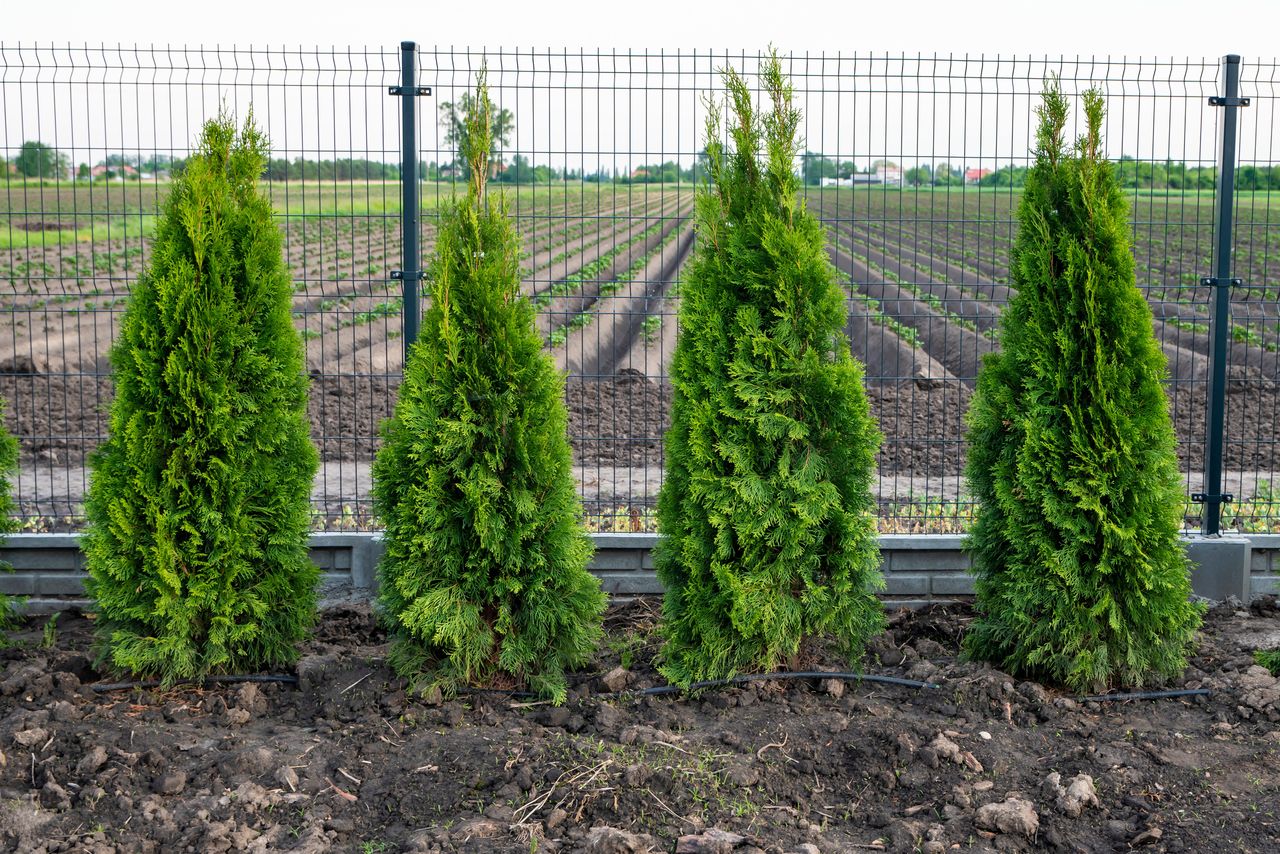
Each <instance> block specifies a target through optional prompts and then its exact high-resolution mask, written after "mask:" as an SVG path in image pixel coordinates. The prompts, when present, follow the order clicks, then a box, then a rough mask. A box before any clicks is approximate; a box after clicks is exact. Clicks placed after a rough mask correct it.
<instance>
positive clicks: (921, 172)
mask: <svg viewBox="0 0 1280 854" xmlns="http://www.w3.org/2000/svg"><path fill="white" fill-rule="evenodd" d="M902 177H903V180H905V181H906V182H907V184H909V185H910V186H912V187H924V186H927V185H929V184H932V183H933V170H932V169H930V168H929V164H928V163H923V164H921V165H919V166H917V167H915V168H914V169H908V170H907V171H906V172H905V173H904V174H903V176H902Z"/></svg>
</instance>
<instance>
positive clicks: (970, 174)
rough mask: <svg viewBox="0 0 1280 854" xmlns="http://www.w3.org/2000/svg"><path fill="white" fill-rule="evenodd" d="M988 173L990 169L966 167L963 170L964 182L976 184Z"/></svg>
mask: <svg viewBox="0 0 1280 854" xmlns="http://www.w3.org/2000/svg"><path fill="white" fill-rule="evenodd" d="M990 174H991V170H990V169H966V170H964V182H965V183H966V184H977V183H978V182H979V181H981V180H982V179H983V178H985V177H987V176H988V175H990Z"/></svg>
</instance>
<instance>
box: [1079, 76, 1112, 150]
mask: <svg viewBox="0 0 1280 854" xmlns="http://www.w3.org/2000/svg"><path fill="white" fill-rule="evenodd" d="M1106 113H1107V106H1106V102H1105V101H1104V100H1103V98H1102V90H1101V89H1099V88H1098V87H1096V86H1094V87H1092V88H1090V89H1088V90H1087V91H1085V93H1084V116H1085V135H1084V138H1083V139H1082V140H1081V141H1080V142H1081V146H1080V153H1081V154H1082V155H1084V156H1085V157H1087V158H1088V159H1089V160H1095V161H1096V160H1100V159H1101V158H1102V120H1103V118H1104V117H1105V116H1106Z"/></svg>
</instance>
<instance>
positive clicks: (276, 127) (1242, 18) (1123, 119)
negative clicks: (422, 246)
mask: <svg viewBox="0 0 1280 854" xmlns="http://www.w3.org/2000/svg"><path fill="white" fill-rule="evenodd" d="M1277 9H1280V0H1269V2H1268V1H1267V0H1232V2H1229V3H1213V2H1210V0H1198V2H1188V0H1166V2H1158V3H1157V2H1133V0H1106V2H1104V0H1058V2H1037V0H1025V1H1024V2H1006V0H972V2H969V3H962V2H937V0H926V2H910V0H908V2H891V0H879V2H862V3H859V2H857V0H839V2H831V1H830V0H818V2H813V0H808V2H804V0H802V2H795V0H792V2H786V0H783V1H782V2H778V0H772V2H768V3H765V2H757V0H740V2H732V3H731V2H723V0H717V1H716V2H704V0H682V2H676V0H648V2H642V3H619V2H609V0H594V2H551V1H550V0H520V2H515V0H480V2H471V3H469V2H443V3H442V2H425V0H420V2H416V3H407V2H391V3H388V2H364V3H360V2H354V3H353V2H349V0H348V1H347V2H342V3H339V2H335V0H309V2H304V3H282V2H274V3H273V2H270V0H257V1H256V2H249V0H217V2H214V3H201V2H199V0H187V2H184V3H176V2H173V0H163V2H161V0H132V2H127V3H121V2H103V0H53V2H49V3H41V2H9V3H7V4H6V8H5V12H4V15H3V18H4V23H3V30H2V31H0V39H2V41H0V44H2V45H3V46H4V48H5V51H4V59H5V62H6V66H7V67H5V68H0V80H2V81H4V85H3V90H2V91H3V100H4V102H5V103H4V104H3V105H2V106H3V110H4V111H3V122H2V123H0V124H2V125H3V126H0V134H2V136H3V140H2V142H3V147H4V148H5V149H6V151H7V152H8V156H13V152H15V151H16V149H17V146H18V145H20V144H21V143H22V142H23V141H26V140H29V139H40V140H43V141H45V142H47V143H49V144H52V145H55V146H56V147H58V148H59V149H60V150H63V151H66V152H67V153H68V154H69V155H70V156H71V158H72V159H73V161H75V162H88V163H96V162H99V161H100V159H101V158H103V157H105V156H106V155H107V154H108V153H110V152H112V151H122V150H136V151H172V152H174V153H182V152H183V151H184V150H185V149H186V148H187V147H188V146H189V144H190V140H191V139H192V138H193V137H194V135H195V132H196V130H197V129H198V127H199V124H200V122H201V121H203V120H204V119H205V118H207V117H208V116H209V115H210V114H211V113H212V112H216V110H217V109H218V104H219V102H220V101H221V102H226V103H230V104H231V106H232V107H233V108H235V109H236V110H237V111H242V110H243V109H244V108H245V107H246V106H247V105H248V103H249V102H253V105H254V108H255V114H256V115H257V117H258V119H259V123H260V125H262V126H264V129H265V130H266V131H267V133H268V135H269V137H270V138H271V140H272V143H273V146H274V148H275V151H276V153H277V156H284V157H289V158H292V157H296V156H305V157H309V158H320V159H324V158H332V157H342V156H367V157H370V158H372V159H378V160H387V161H394V160H397V159H398V151H399V131H398V116H399V113H398V110H399V107H398V106H397V104H396V103H395V101H394V99H391V98H388V97H386V88H385V87H386V84H387V83H394V82H396V81H395V79H394V77H395V73H396V72H395V66H396V64H397V62H398V58H397V57H396V56H395V54H394V48H395V47H396V46H397V45H398V43H399V42H400V41H401V40H414V41H417V42H418V43H419V44H420V45H421V46H422V47H423V48H424V50H423V53H422V58H421V59H420V63H421V65H422V69H423V71H422V80H421V81H420V82H423V83H428V84H432V85H434V86H435V88H436V92H435V99H434V101H433V102H432V106H430V107H426V109H425V110H424V111H423V114H422V119H421V120H420V123H421V125H422V131H421V134H420V137H419V147H420V149H421V150H422V158H423V159H424V160H439V161H440V162H447V161H448V160H449V159H451V157H452V152H451V151H450V150H448V149H447V146H446V145H445V143H444V142H443V141H442V139H441V136H442V135H441V129H440V127H439V125H438V123H437V122H436V121H435V118H436V115H435V112H434V107H435V105H438V104H439V103H441V102H443V101H449V100H456V98H457V97H458V96H459V95H460V94H462V92H464V91H466V90H467V89H468V88H469V87H470V86H471V85H473V83H474V78H473V76H472V74H471V70H472V69H474V67H475V66H476V65H478V64H479V61H480V58H481V51H484V52H485V53H486V54H487V55H488V57H489V65H490V71H491V83H492V84H493V85H494V88H495V92H496V98H497V99H498V100H499V103H500V104H501V105H502V106H504V107H508V108H510V109H512V110H513V112H514V113H515V115H516V127H515V133H514V139H513V140H512V144H511V146H509V148H508V151H507V153H508V155H510V154H513V153H516V152H522V153H524V154H526V155H527V156H530V158H531V159H532V160H533V161H534V162H535V163H539V162H549V163H552V164H553V165H557V166H561V165H565V166H570V167H574V168H580V169H582V170H583V171H585V172H591V171H595V170H596V169H605V170H616V171H621V172H626V171H629V170H632V169H634V168H637V167H639V166H641V165H644V164H648V163H657V162H662V161H664V160H668V159H677V160H680V161H681V162H684V163H690V162H692V158H693V157H694V156H695V154H696V152H697V151H699V150H700V149H701V147H702V145H703V142H704V140H703V139H702V122H703V115H704V113H703V108H702V102H701V100H700V98H701V96H702V95H704V94H706V93H707V92H709V91H716V90H718V88H719V86H718V83H719V81H718V80H717V79H716V75H715V69H716V68H717V67H719V66H720V65H721V64H723V63H722V60H723V58H724V56H725V52H726V51H729V52H734V51H745V52H746V53H747V54H754V53H755V52H757V51H759V50H761V49H763V48H765V47H766V46H768V45H769V44H773V45H775V46H776V47H777V48H778V49H779V50H780V51H782V52H784V53H790V54H791V55H792V56H793V57H796V59H795V61H794V64H793V65H791V66H788V67H787V69H786V70H787V71H788V72H789V73H791V74H792V77H793V81H794V82H795V83H796V86H797V90H798V102H799V105H800V106H801V107H802V109H803V110H804V111H805V123H804V125H803V126H802V128H801V132H802V134H803V135H804V137H805V140H806V144H807V147H808V148H809V149H810V150H814V151H822V152H824V153H826V154H828V155H831V156H835V157H839V158H841V159H845V158H849V159H854V160H855V162H856V163H857V165H858V166H859V168H867V167H868V166H869V165H870V163H871V161H872V160H873V159H876V158H887V159H892V160H895V161H900V162H903V163H904V164H907V165H910V164H913V163H930V162H932V163H937V162H941V161H949V162H951V163H953V164H955V165H962V166H963V165H974V166H982V167H998V166H1000V165H1003V164H1005V163H1009V162H1019V161H1022V160H1025V158H1026V156H1027V151H1028V142H1029V140H1030V138H1031V124H1030V123H1031V120H1032V109H1033V107H1034V105H1035V104H1036V103H1037V102H1038V92H1039V87H1040V81H1041V80H1042V78H1043V76H1044V75H1045V74H1046V73H1047V72H1057V73H1060V74H1061V75H1062V77H1063V80H1064V85H1065V86H1066V87H1067V89H1068V90H1069V91H1071V90H1072V88H1073V87H1074V89H1075V90H1076V91H1078V90H1079V89H1082V88H1084V87H1085V86H1088V85H1090V84H1091V83H1093V82H1097V81H1104V82H1105V85H1106V87H1107V94H1108V96H1109V108H1110V113H1109V118H1110V121H1109V124H1108V127H1107V128H1106V130H1105V136H1106V138H1107V145H1108V153H1109V155H1110V156H1113V157H1118V156H1119V155H1121V154H1126V155H1130V156H1137V157H1139V158H1142V159H1150V160H1161V159H1165V158H1166V157H1167V158H1171V159H1174V160H1185V161H1187V162H1188V163H1192V162H1197V163H1207V162H1212V159H1213V158H1214V156H1215V152H1214V147H1215V146H1214V141H1215V138H1216V137H1215V131H1214V122H1215V120H1216V112H1215V111H1213V110H1212V109H1210V108H1207V107H1205V102H1206V101H1207V97H1206V96H1207V95H1210V94H1216V93H1217V92H1216V83H1215V77H1216V73H1217V69H1216V59H1217V58H1218V57H1220V56H1221V55H1222V54H1224V53H1228V52H1232V53H1239V54H1241V55H1242V56H1243V57H1244V59H1245V62H1246V65H1248V64H1250V62H1251V61H1252V65H1253V67H1252V69H1250V70H1249V72H1248V73H1251V74H1253V75H1255V76H1254V77H1253V78H1252V80H1253V85H1252V91H1251V92H1248V93H1246V94H1252V95H1254V97H1255V104H1254V107H1253V108H1252V109H1251V110H1249V111H1248V113H1249V115H1248V116H1247V121H1246V125H1245V130H1244V132H1242V151H1241V156H1242V158H1246V159H1249V158H1251V159H1253V160H1256V161H1257V162H1262V163H1274V162H1276V161H1277V160H1280V151H1276V150H1274V149H1275V146H1277V145H1280V143H1277V142H1276V140H1275V139H1274V137H1275V135H1274V134H1273V133H1271V132H1270V128H1271V126H1272V124H1273V123H1274V108H1275V100H1276V97H1275V96H1276V94H1277V93H1278V92H1280V73H1278V72H1277V66H1276V65H1275V59H1276V55H1277V42H1276V33H1277V32H1280V11H1277ZM19 45H21V47H22V48H23V49H22V50H17V49H16V47H17V46H19ZM33 45H34V46H38V47H37V49H36V50H34V51H33V50H30V48H32V46H33ZM85 45H88V46H89V47H90V50H88V51H86V50H84V49H83V46H85ZM99 45H105V46H106V47H107V48H108V50H107V51H102V50H96V51H95V50H93V48H95V47H96V46H99ZM115 45H120V46H123V47H125V48H131V47H133V46H135V45H136V46H139V47H147V46H157V47H164V46H172V47H181V46H188V47H198V46H204V47H206V48H209V47H213V46H219V47H226V48H229V47H232V46H235V47H238V48H246V47H249V46H252V47H253V48H254V49H255V52H254V54H253V55H252V56H250V55H249V54H240V55H239V56H240V57H244V58H241V59H237V58H236V56H234V55H228V54H226V53H223V54H222V55H218V54H213V53H211V52H208V51H206V52H205V54H203V55H200V54H195V56H194V59H193V58H191V57H190V56H188V55H186V54H184V53H183V52H182V51H177V53H176V57H177V58H174V56H175V55H174V54H171V53H169V52H168V51H165V52H162V53H164V57H166V58H162V59H161V60H160V61H161V62H172V63H173V64H172V66H166V68H183V67H186V68H195V69H200V70H199V71H197V72H194V73H186V74H183V73H179V74H178V79H179V80H180V81H181V83H182V86H181V87H180V88H172V87H169V86H168V85H167V81H169V80H172V79H174V78H173V75H172V74H171V73H168V72H166V73H161V74H158V75H157V74H154V73H142V74H139V73H138V69H139V68H141V69H144V70H145V69H146V67H147V65H148V63H154V62H155V61H156V60H155V59H154V56H155V55H154V54H153V55H150V56H148V55H146V54H144V55H143V58H142V59H141V60H138V59H137V58H135V55H134V54H133V53H132V51H128V52H127V53H126V52H118V53H113V52H112V51H111V50H110V48H111V47H112V46H115ZM51 46H52V49H49V50H45V49H44V48H49V47H51ZM68 46H69V47H70V49H67V48H68ZM352 46H354V47H371V48H381V49H383V50H384V51H386V55H385V56H377V55H376V54H374V57H375V59H374V60H373V61H372V64H373V65H375V66H377V65H379V64H381V67H382V70H375V72H374V73H372V74H368V73H362V74H361V75H352V76H351V77H347V78H343V77H342V76H341V74H339V75H335V76H332V77H323V78H316V77H315V76H314V75H313V76H311V77H308V76H306V74H305V73H302V72H297V69H299V68H303V69H306V68H310V69H316V68H320V69H321V70H322V71H323V70H324V69H326V68H328V67H329V65H328V63H330V61H331V60H330V59H328V58H327V56H326V55H325V54H320V53H317V52H315V51H314V50H310V49H313V48H316V47H320V48H325V49H327V48H329V47H337V48H339V49H342V48H346V47H352ZM264 48H266V49H269V50H271V51H273V52H274V53H273V56H275V57H280V56H282V55H283V54H282V51H289V52H290V53H289V56H288V57H286V58H285V59H274V60H273V59H267V60H266V62H268V63H269V62H276V63H279V62H284V63H285V64H286V66H289V64H290V63H293V65H292V66H289V67H292V68H294V69H295V72H297V73H295V76H293V77H289V78H288V82H290V83H299V82H301V83H302V86H287V87H285V86H279V85H274V86H273V85H263V84H264V83H269V82H271V80H273V79H275V78H273V77H272V72H268V71H264V70H263V64H262V63H263V59H262V57H263V54H261V53H260V51H262V49H264ZM299 48H301V49H302V51H298V49H299ZM432 48H440V49H441V50H439V51H435V50H432ZM564 48H567V49H568V51H569V54H570V56H571V57H572V56H573V55H574V54H576V53H577V51H578V49H579V48H584V49H586V53H587V55H588V59H587V60H577V62H578V63H579V64H578V65H576V66H575V65H574V60H569V61H567V64H566V61H564V60H555V59H552V58H549V57H548V53H547V51H548V49H551V51H552V52H553V53H554V52H555V51H559V50H560V49H564ZM597 48H599V49H602V53H603V54H604V56H603V57H601V58H599V59H596V58H595V57H592V56H591V52H592V51H593V50H595V49H597ZM450 49H457V50H455V51H451V50H450ZM464 49H470V51H471V53H469V54H468V53H465V52H464ZM499 49H501V50H502V51H503V53H502V54H499V53H498V50H499ZM516 49H519V50H520V53H518V54H516V53H512V51H514V50H516ZM614 49H617V50H618V53H619V54H620V55H621V57H622V60H621V61H619V60H618V59H617V57H616V56H615V54H614V53H613V50H614ZM676 49H679V50H680V51H682V58H681V59H680V60H676V61H671V60H668V59H665V58H664V59H662V60H656V59H654V58H652V57H653V55H654V54H656V53H658V52H659V51H662V52H664V53H665V56H666V57H671V53H672V52H673V51H675V50H676ZM690 49H697V50H698V51H699V56H700V57H701V60H691V56H690ZM531 50H532V52H533V53H536V54H538V56H540V57H541V58H534V59H529V58H528V57H530V56H532V55H533V54H531V53H530V51H531ZM629 50H630V51H640V52H646V51H647V52H648V53H649V55H650V57H651V59H649V60H643V61H637V62H636V63H631V62H629V60H628V59H627V56H626V55H627V52H628V51H629ZM709 50H710V51H713V52H716V53H717V54H718V56H719V59H714V60H713V59H711V58H710V57H709V56H708V55H707V52H708V51H709ZM308 51H309V52H308ZM539 51H541V53H538V52H539ZM837 52H839V53H840V54H841V56H842V61H841V63H839V64H834V65H833V63H832V62H830V61H829V59H827V58H830V57H833V56H835V54H836V53H837ZM918 54H922V55H924V56H925V57H930V56H932V55H934V54H937V55H940V56H942V57H949V56H951V57H960V58H964V57H968V59H969V61H968V62H965V61H963V60H962V61H959V62H955V63H952V62H950V61H944V62H943V63H941V64H940V65H937V64H933V63H932V62H931V61H928V62H924V63H920V62H914V63H913V62H907V63H897V64H895V63H893V62H889V61H884V60H882V59H881V60H874V59H873V60H870V61H868V60H867V59H866V58H867V57H868V56H871V55H875V56H879V57H884V56H885V55H890V56H903V55H905V56H908V57H910V56H916V55H918ZM806 55H807V56H808V59H806V58H805V57H806ZM853 56H857V57H860V58H861V59H860V60H859V61H858V62H856V63H850V62H849V61H848V58H849V57H853ZM996 56H998V57H1000V58H1001V60H1002V61H1001V62H1000V63H997V64H992V63H991V62H989V61H988V60H989V59H990V58H991V57H996ZM819 57H823V58H822V59H818V58H819ZM977 57H983V58H984V59H983V61H982V62H980V63H979V62H975V61H974V60H976V58H977ZM1046 57H1047V58H1057V57H1065V58H1066V62H1065V63H1064V62H1058V61H1057V60H1056V59H1054V60H1053V61H1050V62H1048V63H1043V62H1038V61H1031V60H1038V59H1040V58H1046ZM1091 57H1092V58H1103V59H1104V61H1103V62H1102V63H1097V62H1093V61H1091V60H1090V58H1091ZM1106 57H1111V58H1113V59H1119V58H1122V57H1123V58H1126V59H1127V60H1129V61H1130V63H1132V61H1133V60H1136V59H1143V60H1152V59H1155V60H1163V61H1165V62H1161V63H1154V64H1153V63H1150V62H1147V63H1145V64H1144V65H1143V66H1141V67H1139V66H1136V65H1132V64H1130V65H1127V66H1124V67H1120V66H1118V65H1116V64H1114V63H1112V64H1110V65H1109V64H1107V62H1106V61H1105V58H1106ZM388 58H389V60H390V62H389V64H388V61H387V60H388ZM1077 58H1083V60H1084V61H1083V62H1077V61H1076V59H1077ZM1186 58H1191V59H1194V60H1202V59H1209V60H1211V63H1210V64H1209V65H1208V66H1207V67H1202V66H1198V65H1196V64H1195V63H1193V64H1191V65H1183V64H1181V62H1179V61H1180V60H1183V59H1186ZM1010 59H1013V60H1014V61H1013V62H1010V61H1009V60H1010ZM1169 60H1173V62H1169ZM224 61H226V62H228V63H230V66H229V67H228V66H226V65H223V63H224ZM348 61H349V62H350V63H351V64H350V65H348V66H344V65H341V63H342V62H348ZM1259 61H1261V63H1262V64H1261V67H1260V65H1259ZM237 63H239V68H240V69H244V68H245V67H246V65H251V66H252V70H250V71H248V72H247V73H246V72H244V71H237V70H236V65H237ZM113 64H114V65H116V66H121V65H123V67H124V68H125V69H126V71H125V72H124V73H123V74H120V75H117V74H116V72H113V71H111V70H110V67H111V66H112V65H113ZM368 64H370V60H369V59H368V58H366V57H363V56H360V55H358V54H357V55H356V57H355V59H347V58H342V59H339V60H338V67H339V68H340V69H341V68H351V69H356V68H359V69H361V71H362V72H363V69H364V68H365V66H366V65H368ZM273 67H278V66H273ZM748 67H749V63H748ZM103 68H107V69H108V70H106V71H103ZM559 68H566V69H567V70H569V71H570V72H574V69H575V68H576V69H577V71H578V72H581V74H580V75H579V76H575V74H573V73H571V74H568V75H566V74H562V73H558V72H557V69H559ZM127 69H133V71H128V70H127ZM531 69H533V71H534V73H533V74H530V70H531ZM388 75H389V77H390V79H384V77H385V76H388ZM913 75H914V76H913ZM316 79H322V81H323V80H335V81H337V82H338V83H339V84H340V85H341V86H342V87H343V88H336V87H335V88H324V87H323V86H321V87H319V88H317V87H316V86H314V85H313V84H314V81H315V80H316ZM156 81H159V82H158V83H157V82H156ZM344 81H345V82H344ZM308 87H309V88H308ZM1161 87H1164V88H1161ZM1152 94H1155V95H1157V97H1155V98H1151V97H1149V96H1150V95H1152ZM1166 95H1169V96H1171V97H1165V96H1166ZM1120 96H1124V97H1120ZM1132 96H1138V97H1132ZM424 106H426V104H425V103H424ZM1251 131H1252V133H1251Z"/></svg>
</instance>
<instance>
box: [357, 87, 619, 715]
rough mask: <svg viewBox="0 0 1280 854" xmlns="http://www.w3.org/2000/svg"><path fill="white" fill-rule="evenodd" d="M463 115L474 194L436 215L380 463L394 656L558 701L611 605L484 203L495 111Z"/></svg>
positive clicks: (377, 484)
mask: <svg viewBox="0 0 1280 854" xmlns="http://www.w3.org/2000/svg"><path fill="white" fill-rule="evenodd" d="M469 103H470V105H471V109H470V110H469V112H468V113H467V114H466V116H465V121H466V122H467V125H468V133H467V134H466V135H465V145H466V148H465V150H464V151H462V152H460V154H461V156H463V157H464V158H465V159H466V160H467V162H468V164H469V171H468V175H469V177H470V183H469V187H468V191H467V194H466V196H465V197H464V198H460V199H458V200H455V201H452V202H450V203H448V204H445V205H443V206H442V209H441V213H440V223H439V228H438V230H437V236H436V248H435V254H434V256H433V258H432V260H431V262H430V265H429V270H428V280H429V282H430V289H431V307H430V309H429V310H428V311H427V312H426V314H425V316H424V318H423V324H422V333H421V337H420V338H419V340H418V342H417V343H416V344H415V345H414V347H413V348H412V351H411V353H410V354H409V357H408V363H407V365H406V366H405V376H404V381H403V383H402V384H401V386H400V397H399V400H398V401H397V403H396V409H395V413H394V415H393V417H392V418H391V419H389V420H388V422H387V423H386V424H385V425H384V428H383V446H382V448H381V450H380V451H379V452H378V456H377V459H376V461H375V463H374V469H373V474H374V490H373V494H374V506H375V510H376V512H377V514H378V516H379V518H380V520H381V522H382V524H383V525H384V526H385V528H386V534H385V535H384V542H385V544H386V552H385V555H384V557H383V560H382V562H381V564H380V565H379V570H378V571H379V583H380V589H379V604H380V608H381V611H382V613H383V615H384V618H385V619H386V621H387V622H388V624H389V626H390V631H391V634H392V637H393V646H392V650H391V655H390V661H391V664H392V665H393V667H394V668H395V669H396V671H397V672H399V673H400V674H402V675H404V676H406V677H407V678H409V679H410V680H411V681H412V682H413V683H414V684H415V685H416V686H417V687H418V688H420V689H423V690H426V689H430V688H433V687H435V688H439V689H441V690H443V691H445V692H447V693H452V692H455V691H456V690H457V689H459V688H461V687H463V686H466V685H476V684H492V683H493V682H494V681H499V682H503V681H505V682H506V683H507V684H510V682H511V680H513V679H514V680H515V681H517V682H519V683H523V684H525V685H527V686H528V687H529V689H530V690H532V691H533V692H535V693H537V694H538V695H540V696H544V697H548V698H550V699H552V700H554V701H556V702H563V700H564V698H565V695H566V683H565V675H564V674H565V670H566V669H567V668H572V667H576V666H579V665H581V664H583V663H585V662H586V661H587V659H588V658H589V657H590V656H591V654H592V652H593V651H594V649H595V645H596V642H597V640H598V639H599V637H600V634H601V628H600V626H601V618H602V613H603V611H604V606H605V597H604V594H603V592H602V591H601V589H600V584H599V582H598V581H597V580H596V579H595V578H594V577H593V576H592V575H591V574H590V573H589V572H588V571H587V563H588V561H589V560H590V558H591V550H592V549H591V542H590V539H589V538H588V536H587V534H586V530H585V528H584V527H583V526H582V523H581V521H580V517H581V513H582V510H581V505H580V502H579V500H578V497H577V492H576V488H575V485H574V481H573V475H572V469H571V462H572V460H571V456H570V448H569V441H568V436H567V426H568V414H567V412H566V410H565V405H564V382H563V379H562V378H561V377H560V375H559V373H558V372H557V371H556V369H555V366H554V363H553V362H552V361H551V358H550V356H549V355H548V354H546V353H544V352H543V350H542V339H541V337H540V336H539V335H538V333H537V331H536V328H535V326H534V310H533V306H532V305H531V304H530V302H529V300H527V299H526V298H524V297H523V296H521V295H520V291H519V288H520V268H519V259H520V245H519V238H518V236H517V234H516V232H515V229H514V228H513V226H512V224H511V221H510V218H509V217H508V212H507V205H506V201H505V199H503V198H493V197H489V196H486V194H485V180H486V177H487V175H488V174H489V173H488V168H487V161H488V157H489V145H490V139H491V136H492V134H491V132H490V123H491V122H492V120H493V111H494V105H493V103H492V102H491V101H490V100H489V96H488V90H487V87H486V86H485V83H484V76H483V73H482V74H481V76H480V80H479V81H478V91H477V95H476V97H475V98H474V99H471V100H470V102H469Z"/></svg>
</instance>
